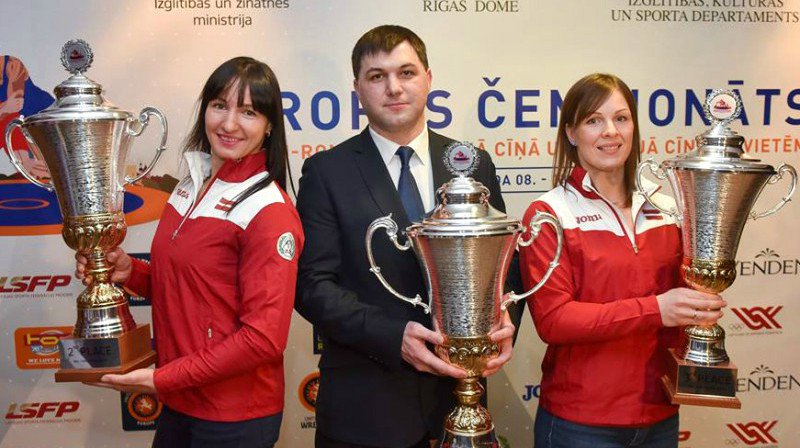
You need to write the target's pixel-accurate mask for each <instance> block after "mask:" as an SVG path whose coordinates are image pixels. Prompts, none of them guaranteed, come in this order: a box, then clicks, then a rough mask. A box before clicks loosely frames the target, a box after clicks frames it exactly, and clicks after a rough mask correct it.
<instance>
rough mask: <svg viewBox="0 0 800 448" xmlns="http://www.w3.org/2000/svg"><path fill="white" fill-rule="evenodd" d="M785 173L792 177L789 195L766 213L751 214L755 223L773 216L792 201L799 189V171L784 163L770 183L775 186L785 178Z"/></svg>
mask: <svg viewBox="0 0 800 448" xmlns="http://www.w3.org/2000/svg"><path fill="white" fill-rule="evenodd" d="M784 173H789V174H791V176H792V182H791V183H790V185H789V193H788V194H787V195H786V196H784V197H783V198H781V200H780V201H779V202H778V203H777V204H775V206H774V207H772V208H771V209H769V210H767V211H765V212H764V213H757V212H754V211H753V212H750V219H752V220H754V221H755V220H756V219H758V218H764V217H766V216H769V215H772V214H774V213H775V212H777V211H778V210H780V209H781V208H783V206H784V205H786V203H787V202H789V201H791V200H792V196H793V195H794V190H795V188H797V171H796V170H795V169H794V167H793V166H791V165H788V164H785V163H782V164H781V166H779V167H778V172H777V173H775V175H773V176H772V177H770V179H769V182H768V183H770V184H774V183H775V182H778V181H779V180H781V179H782V178H783V175H784Z"/></svg>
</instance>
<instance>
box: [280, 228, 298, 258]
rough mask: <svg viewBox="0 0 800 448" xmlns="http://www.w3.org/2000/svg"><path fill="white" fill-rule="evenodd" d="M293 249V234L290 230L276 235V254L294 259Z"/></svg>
mask: <svg viewBox="0 0 800 448" xmlns="http://www.w3.org/2000/svg"><path fill="white" fill-rule="evenodd" d="M294 251H295V244H294V235H292V233H291V232H286V233H284V234H283V235H281V236H280V237H278V255H280V256H281V257H283V258H284V259H286V260H289V261H292V260H293V259H294Z"/></svg>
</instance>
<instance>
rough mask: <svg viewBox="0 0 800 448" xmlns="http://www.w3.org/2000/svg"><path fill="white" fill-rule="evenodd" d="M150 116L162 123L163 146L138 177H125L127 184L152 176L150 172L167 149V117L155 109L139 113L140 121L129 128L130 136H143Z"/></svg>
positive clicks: (161, 145) (157, 150)
mask: <svg viewBox="0 0 800 448" xmlns="http://www.w3.org/2000/svg"><path fill="white" fill-rule="evenodd" d="M150 115H152V116H154V117H156V118H158V121H160V122H161V144H160V145H159V146H158V148H156V155H155V156H153V160H151V161H150V164H149V165H147V168H145V170H144V171H143V172H142V173H141V174H139V175H138V176H136V177H129V176H125V184H126V185H128V184H132V183H134V182H138V181H139V180H141V179H142V178H143V177H144V176H147V175H148V174H150V171H151V170H152V169H153V167H154V166H156V162H158V158H159V157H161V153H162V152H164V150H165V149H167V117H165V116H164V114H162V113H161V111H160V110H158V109H156V108H155V107H150V106H148V107H145V108H144V109H142V111H141V112H139V120H138V121H136V122H135V123H136V124H135V125H133V126H130V127H128V135H131V136H133V137H138V136H140V135H142V132H143V131H144V130H145V128H146V127H147V124H148V123H149V122H150Z"/></svg>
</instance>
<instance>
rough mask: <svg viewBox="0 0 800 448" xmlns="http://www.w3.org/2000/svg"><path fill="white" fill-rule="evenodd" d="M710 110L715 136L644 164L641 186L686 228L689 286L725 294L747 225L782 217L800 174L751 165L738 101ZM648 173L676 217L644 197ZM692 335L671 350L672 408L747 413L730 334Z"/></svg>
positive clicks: (710, 105) (722, 98) (695, 329)
mask: <svg viewBox="0 0 800 448" xmlns="http://www.w3.org/2000/svg"><path fill="white" fill-rule="evenodd" d="M704 108H705V113H706V117H707V118H708V119H709V120H710V121H711V123H712V128H711V129H710V130H708V131H706V132H705V133H703V134H702V135H699V136H698V137H697V139H696V140H697V145H698V150H697V151H696V152H694V153H690V154H686V155H683V156H679V157H676V158H674V159H669V160H665V161H664V162H662V163H661V165H657V164H656V163H655V162H653V161H652V160H647V161H645V162H642V163H641V164H640V165H639V168H638V170H637V176H636V186H637V189H638V190H639V193H641V194H642V195H643V196H644V198H645V199H646V200H647V202H648V203H650V205H652V206H653V207H655V208H657V209H659V210H660V211H661V212H663V213H666V214H668V215H671V216H674V217H676V218H677V219H678V221H679V222H680V224H681V232H682V238H683V262H682V264H681V270H682V274H683V278H684V280H685V281H686V283H687V284H688V285H689V286H690V287H692V288H694V289H696V290H698V291H704V292H710V293H715V294H719V293H721V292H722V291H725V290H726V289H727V288H728V287H729V286H730V285H731V284H733V281H734V280H735V278H736V250H737V248H738V246H739V240H740V238H741V236H742V229H743V228H744V225H745V222H746V221H747V219H748V218H750V219H754V220H755V219H758V218H763V217H765V216H769V215H772V214H773V213H775V212H777V211H778V210H780V208H781V207H783V206H784V205H785V204H786V203H787V202H788V201H789V199H790V198H791V197H792V195H793V194H794V191H795V187H796V184H797V173H796V171H795V169H794V168H793V167H791V166H789V165H786V164H782V165H780V166H779V167H778V169H777V170H776V169H774V168H773V167H772V166H771V165H768V164H765V163H760V162H759V160H757V159H751V158H749V157H747V155H746V154H745V153H744V151H743V149H742V145H743V143H744V137H742V136H740V135H738V134H737V133H735V132H733V131H732V130H730V128H729V124H730V123H731V122H732V121H733V120H735V119H737V118H738V117H739V114H740V113H741V110H742V102H741V99H740V98H739V97H738V96H737V95H736V93H734V92H732V91H728V90H715V91H713V92H711V94H709V95H708V97H707V98H706V101H705V105H704ZM645 168H647V169H649V170H650V171H651V172H652V173H653V174H654V175H655V176H656V177H657V178H659V179H662V180H663V179H665V178H668V179H669V183H670V185H671V186H672V189H673V191H674V192H675V196H676V198H675V199H676V204H677V210H664V209H663V208H661V207H659V206H658V205H657V204H655V203H653V202H651V201H650V198H649V197H648V196H647V195H646V194H644V193H643V191H644V190H643V189H642V187H641V181H640V178H641V175H642V172H643V170H644V169H645ZM787 173H788V174H790V175H791V184H790V188H789V191H788V193H787V194H786V196H785V197H784V198H782V199H781V200H780V201H779V202H778V203H777V204H776V205H775V206H774V207H772V208H771V209H769V210H767V211H766V212H763V213H757V212H754V211H751V210H752V208H753V204H754V203H755V201H756V199H757V198H758V196H759V195H760V194H761V191H762V190H763V188H764V187H765V186H766V185H767V184H768V183H769V184H772V183H775V182H777V181H778V180H780V179H781V178H782V177H783V175H784V174H787ZM685 334H686V336H687V343H686V345H685V346H684V347H683V348H682V349H680V350H670V357H669V359H670V367H669V370H668V374H667V375H666V376H664V378H662V383H663V386H664V389H665V391H666V392H667V395H669V397H670V400H671V401H672V403H675V404H690V405H700V406H716V407H727V408H737V409H738V408H740V407H741V402H740V401H739V399H738V398H736V374H737V371H736V366H735V365H734V364H733V363H731V362H730V360H729V358H728V354H727V352H726V351H725V330H723V329H722V327H720V326H719V325H717V324H714V325H690V326H687V327H686V329H685Z"/></svg>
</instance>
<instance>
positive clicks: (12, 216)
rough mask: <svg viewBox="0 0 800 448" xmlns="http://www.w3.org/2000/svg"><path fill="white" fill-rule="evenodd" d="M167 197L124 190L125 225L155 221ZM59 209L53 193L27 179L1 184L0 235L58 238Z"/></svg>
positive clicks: (141, 188)
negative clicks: (50, 236)
mask: <svg viewBox="0 0 800 448" xmlns="http://www.w3.org/2000/svg"><path fill="white" fill-rule="evenodd" d="M168 199H169V194H167V193H166V192H164V191H161V190H157V189H155V188H150V187H145V186H141V185H129V186H127V187H125V199H124V201H125V202H124V207H123V211H124V212H125V222H126V223H127V224H128V226H133V225H136V224H142V223H145V222H149V221H155V220H156V219H158V218H159V216H160V215H161V210H162V209H163V208H164V205H165V204H166V203H167V200H168ZM61 224H62V220H61V210H60V208H59V205H58V198H57V197H56V194H55V193H54V192H52V191H47V190H45V189H42V188H39V187H37V186H36V185H34V184H32V183H30V182H28V181H26V180H2V181H0V236H21V235H57V234H59V233H61V227H62V226H61Z"/></svg>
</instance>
